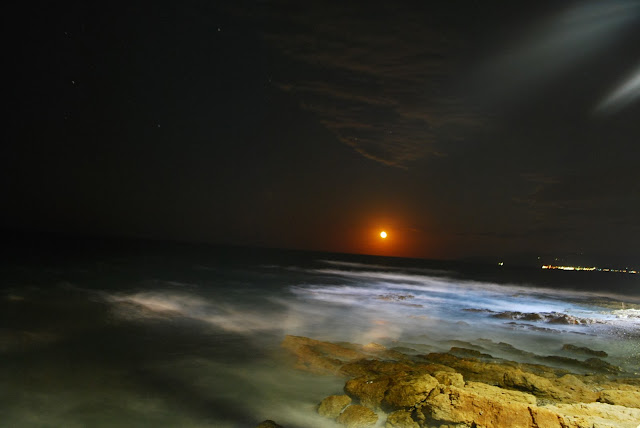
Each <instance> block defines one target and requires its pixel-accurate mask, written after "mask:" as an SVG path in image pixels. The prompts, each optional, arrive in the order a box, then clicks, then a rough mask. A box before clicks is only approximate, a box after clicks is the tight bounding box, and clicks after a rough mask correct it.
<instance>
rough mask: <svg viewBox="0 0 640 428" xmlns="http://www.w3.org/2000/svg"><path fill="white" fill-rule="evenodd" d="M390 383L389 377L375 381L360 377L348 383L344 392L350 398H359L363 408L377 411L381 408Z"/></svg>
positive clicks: (374, 379) (378, 378)
mask: <svg viewBox="0 0 640 428" xmlns="http://www.w3.org/2000/svg"><path fill="white" fill-rule="evenodd" d="M390 381H391V377H389V376H382V377H377V378H373V379H372V378H370V377H368V376H363V377H358V378H355V379H351V380H349V381H347V383H346V384H345V386H344V391H345V392H346V393H347V394H348V395H349V396H351V397H354V398H357V399H358V401H360V403H361V404H362V405H363V406H367V407H370V408H372V409H377V408H380V405H381V403H382V399H383V398H384V394H385V393H386V392H387V389H388V388H389V382H390Z"/></svg>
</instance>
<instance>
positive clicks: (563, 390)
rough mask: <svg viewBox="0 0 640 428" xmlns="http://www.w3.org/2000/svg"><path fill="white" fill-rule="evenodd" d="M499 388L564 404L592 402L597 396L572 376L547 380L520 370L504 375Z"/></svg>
mask: <svg viewBox="0 0 640 428" xmlns="http://www.w3.org/2000/svg"><path fill="white" fill-rule="evenodd" d="M500 386H504V387H506V388H512V389H516V390H518V391H525V392H529V393H531V394H533V395H535V396H536V397H540V398H546V399H550V400H553V401H561V402H566V403H576V402H592V401H595V400H596V399H597V398H598V394H597V393H596V392H594V391H592V390H591V389H590V388H588V387H587V386H586V385H585V384H584V383H583V382H582V381H580V379H578V378H577V377H576V376H573V375H565V376H562V377H561V378H553V379H547V378H544V377H541V376H537V375H535V374H533V373H528V372H524V371H522V370H519V369H517V370H511V371H507V372H505V374H504V379H503V382H502V383H501V384H500Z"/></svg>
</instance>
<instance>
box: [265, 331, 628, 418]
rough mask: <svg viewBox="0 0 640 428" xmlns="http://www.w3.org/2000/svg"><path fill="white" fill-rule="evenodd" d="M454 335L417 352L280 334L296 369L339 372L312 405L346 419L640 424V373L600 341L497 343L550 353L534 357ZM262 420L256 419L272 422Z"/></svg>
mask: <svg viewBox="0 0 640 428" xmlns="http://www.w3.org/2000/svg"><path fill="white" fill-rule="evenodd" d="M458 345H460V346H454V347H452V348H451V349H450V351H449V352H439V353H428V354H419V353H415V352H411V351H412V350H410V349H404V348H398V349H394V348H388V347H385V346H382V345H378V344H375V343H371V344H368V345H356V344H350V343H329V342H322V341H317V340H313V339H310V338H306V337H299V336H287V337H286V338H285V339H284V341H283V342H282V347H283V348H284V349H285V350H286V352H287V354H288V355H289V356H290V358H291V361H292V364H293V365H294V366H295V367H296V368H297V369H300V370H305V371H309V372H313V373H317V374H325V375H332V376H340V377H343V378H345V385H344V389H343V391H336V394H335V395H331V396H329V397H326V398H324V399H322V398H323V397H319V400H321V401H320V402H319V405H318V407H317V411H318V413H319V414H320V415H322V416H324V417H326V418H327V419H328V420H333V421H335V422H336V423H337V424H339V425H342V426H345V427H349V428H356V427H374V426H378V427H379V426H384V427H386V428H432V427H433V428H454V427H455V428H463V427H476V428H492V427H496V428H498V427H510V428H520V427H521V428H586V427H589V428H596V427H598V428H604V427H620V428H637V427H638V426H640V379H639V378H638V377H637V376H634V375H633V374H625V373H621V371H620V369H619V368H618V367H616V366H614V365H611V364H609V363H608V362H607V361H605V360H604V359H602V358H604V357H606V355H607V354H606V353H605V352H603V351H599V350H591V349H588V348H584V347H575V346H573V345H571V344H567V345H566V346H565V347H564V351H565V352H569V353H571V355H572V357H568V356H567V357H564V356H562V357H558V356H536V355H532V354H531V353H524V351H518V350H517V349H515V348H513V347H512V346H511V345H509V344H505V343H498V344H493V345H494V347H496V349H497V348H500V347H502V348H505V347H509V350H510V351H511V352H512V353H514V354H517V353H518V352H523V355H524V356H525V357H527V359H528V360H531V359H532V356H533V357H536V358H534V359H535V361H536V362H538V361H540V362H547V363H549V364H537V363H521V362H517V361H512V360H505V359H499V358H494V357H492V355H491V354H489V353H486V352H481V351H479V350H477V349H474V348H473V347H472V346H470V347H468V348H466V347H464V346H461V345H464V344H463V343H460V344H458ZM573 356H575V357H576V358H574V357H573ZM579 356H583V357H584V358H580V357H579ZM554 363H556V364H554ZM572 366H575V368H576V370H571V369H570V367H572ZM559 367H560V368H559ZM567 367H569V368H567ZM267 422H268V423H273V425H261V426H278V425H277V424H275V422H272V421H265V423H267Z"/></svg>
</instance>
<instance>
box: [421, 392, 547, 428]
mask: <svg viewBox="0 0 640 428" xmlns="http://www.w3.org/2000/svg"><path fill="white" fill-rule="evenodd" d="M535 403H536V398H535V397H534V396H532V395H530V394H526V393H522V392H517V391H509V390H505V389H502V388H498V387H495V386H491V385H486V384H483V383H477V382H468V383H467V384H466V385H465V387H464V388H457V387H455V386H444V385H441V386H439V387H438V388H435V389H434V390H433V391H432V393H431V394H430V395H429V397H428V399H427V400H425V401H424V402H423V403H420V404H419V405H418V406H416V413H417V419H420V420H422V421H423V425H436V426H439V425H442V424H464V425H466V426H481V427H486V428H494V427H495V428H498V427H511V428H518V427H521V428H530V427H532V426H533V416H532V414H531V412H530V409H529V408H530V407H533V406H535ZM558 427H559V424H558Z"/></svg>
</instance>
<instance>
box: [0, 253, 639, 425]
mask: <svg viewBox="0 0 640 428" xmlns="http://www.w3.org/2000/svg"><path fill="white" fill-rule="evenodd" d="M4 260H5V262H4V264H3V265H2V271H1V274H2V288H1V289H0V314H1V315H0V320H1V324H0V361H1V364H0V426H11V427H13V426H20V427H24V426H27V427H31V426H33V427H49V426H50V427H60V426H65V427H89V426H90V427H101V426H104V427H113V426H140V427H144V426H149V427H151V426H153V427H163V426H166V427H176V426H181V427H250V426H255V425H256V424H257V423H258V422H260V421H261V420H264V419H274V420H277V421H278V422H279V423H281V424H284V425H286V426H288V427H296V426H299V427H303V426H304V427H313V426H318V427H321V426H328V423H327V421H326V420H323V419H319V417H317V416H315V415H314V411H313V407H314V405H315V404H316V403H317V402H318V401H319V400H320V399H322V398H323V397H325V396H327V395H329V394H334V393H340V391H341V389H342V381H341V380H339V379H332V378H328V377H320V376H313V375H309V374H305V373H300V372H297V371H295V370H292V369H290V368H289V364H288V362H287V360H286V356H285V355H283V354H282V351H281V350H280V347H279V343H280V342H281V341H282V339H283V337H284V335H286V334H294V335H302V336H309V337H313V338H316V339H320V340H331V341H338V340H345V341H350V342H356V343H361V344H366V343H370V342H377V343H382V344H384V345H386V346H390V347H392V346H402V347H405V348H411V349H414V350H415V351H416V352H433V351H446V350H448V349H449V348H450V347H451V343H453V342H452V341H454V340H457V341H466V342H468V343H469V344H471V345H474V346H478V347H480V346H481V347H484V348H485V349H486V348H487V347H489V348H490V347H491V344H492V343H498V342H506V343H509V344H511V345H513V346H515V347H517V348H519V349H521V350H524V351H527V352H530V353H537V354H539V355H563V354H562V352H561V348H562V346H563V345H564V344H574V345H576V346H587V347H589V348H591V349H597V350H605V351H606V352H607V353H608V354H609V357H607V359H606V360H607V361H608V362H610V363H612V364H615V365H619V366H621V367H622V368H623V370H624V373H623V374H624V375H626V376H635V375H637V373H636V371H637V367H638V366H640V345H639V343H640V275H624V274H606V273H598V272H557V271H553V272H551V271H541V270H538V269H511V270H509V269H500V268H497V267H493V266H490V267H486V266H479V265H463V264H456V263H452V262H432V261H418V260H406V259H389V258H381V257H365V256H347V255H337V254H321V253H303V252H291V251H275V250H251V249H242V248H210V247H205V246H201V247H198V246H188V245H169V244H162V245H160V244H149V243H146V244H142V243H126V244H118V245H113V244H110V245H106V244H104V243H92V244H91V245H87V244H86V243H82V245H81V244H78V245H77V246H74V244H73V243H72V244H69V242H67V243H66V244H65V245H64V246H61V247H60V248H56V244H55V242H50V243H48V244H47V245H44V247H42V248H40V249H39V250H37V249H30V248H22V249H21V250H20V251H16V253H15V254H13V255H12V257H5V258H4ZM516 311H517V312H520V313H524V314H542V317H541V318H540V319H536V320H534V321H531V320H527V319H522V318H518V316H516V315H513V314H512V313H513V312H516ZM509 314H512V315H513V316H511V315H509ZM545 317H546V318H545ZM554 317H555V318H554ZM558 317H565V318H563V319H572V320H579V321H580V323H579V324H567V323H553V322H549V320H551V319H557V318H558ZM492 353H493V354H494V355H495V356H501V357H504V358H509V359H514V358H515V357H514V355H506V354H505V355H500V351H499V350H495V349H494V350H492ZM522 355H525V354H522ZM520 358H524V357H522V356H520ZM525 359H526V358H525Z"/></svg>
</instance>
